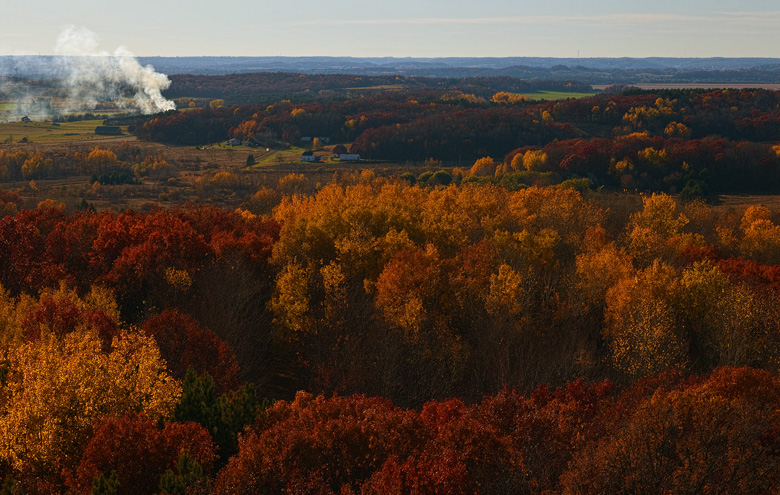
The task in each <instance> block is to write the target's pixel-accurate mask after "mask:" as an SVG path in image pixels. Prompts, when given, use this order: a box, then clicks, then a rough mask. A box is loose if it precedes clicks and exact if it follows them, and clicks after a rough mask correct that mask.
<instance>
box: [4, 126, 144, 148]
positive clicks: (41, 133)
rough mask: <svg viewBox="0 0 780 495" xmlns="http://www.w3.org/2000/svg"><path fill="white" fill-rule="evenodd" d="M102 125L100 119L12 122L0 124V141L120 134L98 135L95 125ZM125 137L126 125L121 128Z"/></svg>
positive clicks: (82, 138) (83, 138)
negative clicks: (57, 123) (57, 122)
mask: <svg viewBox="0 0 780 495" xmlns="http://www.w3.org/2000/svg"><path fill="white" fill-rule="evenodd" d="M99 125H103V121H102V120H82V121H77V122H62V123H59V125H56V124H54V123H52V122H36V121H33V122H29V123H25V122H14V123H4V124H0V142H6V143H7V144H8V143H14V142H19V141H21V140H22V139H23V138H27V142H30V143H54V142H70V141H94V140H105V139H109V140H111V139H114V140H115V139H117V138H121V137H122V136H100V135H97V134H95V127H97V126H99ZM121 129H122V133H123V134H124V137H125V139H127V138H129V137H131V136H130V135H128V134H127V126H124V127H122V128H121Z"/></svg>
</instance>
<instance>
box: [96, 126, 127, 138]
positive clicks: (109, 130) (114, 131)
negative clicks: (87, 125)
mask: <svg viewBox="0 0 780 495" xmlns="http://www.w3.org/2000/svg"><path fill="white" fill-rule="evenodd" d="M95 134H98V135H100V136H119V135H120V134H122V130H121V129H120V128H119V126H116V125H99V126H97V127H95Z"/></svg>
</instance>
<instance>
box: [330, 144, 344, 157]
mask: <svg viewBox="0 0 780 495" xmlns="http://www.w3.org/2000/svg"><path fill="white" fill-rule="evenodd" d="M331 153H333V158H338V157H339V156H341V155H344V154H346V153H347V148H346V147H345V146H344V145H343V144H337V145H336V146H334V147H333V151H331Z"/></svg>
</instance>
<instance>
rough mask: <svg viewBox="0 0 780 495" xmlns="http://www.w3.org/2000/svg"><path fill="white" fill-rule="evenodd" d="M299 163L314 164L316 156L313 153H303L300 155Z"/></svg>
mask: <svg viewBox="0 0 780 495" xmlns="http://www.w3.org/2000/svg"><path fill="white" fill-rule="evenodd" d="M301 161H302V162H316V161H317V155H315V154H314V152H313V151H304V152H303V154H302V155H301Z"/></svg>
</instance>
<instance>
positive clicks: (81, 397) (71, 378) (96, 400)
mask: <svg viewBox="0 0 780 495" xmlns="http://www.w3.org/2000/svg"><path fill="white" fill-rule="evenodd" d="M103 345H104V342H103V341H102V340H101V338H100V337H99V336H98V335H97V332H94V331H90V330H82V331H76V332H72V333H69V334H67V335H65V336H64V337H63V338H61V339H60V338H57V337H56V336H54V335H51V334H49V335H44V336H42V337H41V338H40V339H38V340H36V341H32V342H27V343H25V344H22V345H20V346H18V347H16V348H14V349H12V350H11V351H10V352H9V354H8V360H7V362H8V370H9V371H8V375H7V385H6V386H5V387H4V388H3V390H2V396H1V397H0V458H2V459H4V460H5V461H7V462H9V463H10V464H11V465H12V466H13V467H14V468H15V469H17V470H19V469H22V468H23V467H24V468H25V469H30V470H32V474H33V475H36V476H37V475H41V476H44V475H49V476H50V475H52V474H56V473H57V468H58V467H59V466H60V465H61V463H62V461H63V460H64V459H67V458H68V456H72V455H75V454H77V453H78V449H79V446H80V445H82V444H83V442H84V441H85V439H86V438H87V436H88V435H89V433H90V431H91V429H92V427H93V426H94V425H95V424H96V423H97V422H98V421H100V420H101V419H103V418H106V417H108V416H112V415H118V414H123V413H125V412H129V411H142V412H145V413H146V414H147V415H149V417H152V418H164V417H167V416H168V415H170V413H171V412H172V411H173V407H174V406H175V404H176V402H177V401H178V398H179V396H180V394H181V387H180V385H179V383H178V382H177V381H176V380H175V379H173V378H172V377H171V376H170V375H168V373H167V371H166V370H165V361H164V360H163V359H162V358H161V357H160V351H159V349H158V348H157V345H156V344H155V342H154V339H153V338H151V337H147V336H144V335H141V334H138V333H122V334H121V335H120V336H118V337H117V338H115V339H114V341H113V343H112V344H111V348H110V350H108V351H107V352H106V351H104V349H103Z"/></svg>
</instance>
